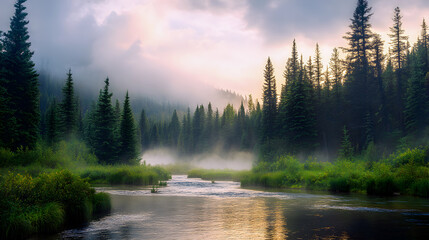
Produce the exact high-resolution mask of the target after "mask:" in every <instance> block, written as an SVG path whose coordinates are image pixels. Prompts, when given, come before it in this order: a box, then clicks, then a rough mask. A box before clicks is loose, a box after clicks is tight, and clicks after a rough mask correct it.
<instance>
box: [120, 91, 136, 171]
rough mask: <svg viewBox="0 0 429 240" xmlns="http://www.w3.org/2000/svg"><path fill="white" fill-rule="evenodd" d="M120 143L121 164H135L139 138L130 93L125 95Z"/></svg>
mask: <svg viewBox="0 0 429 240" xmlns="http://www.w3.org/2000/svg"><path fill="white" fill-rule="evenodd" d="M120 143H121V147H120V150H119V159H120V160H121V162H122V163H134V162H135V161H136V159H137V156H138V152H137V136H136V127H135V123H134V116H133V112H132V110H131V105H130V98H129V96H128V91H127V93H126V95H125V101H124V108H123V110H122V116H121V130H120Z"/></svg>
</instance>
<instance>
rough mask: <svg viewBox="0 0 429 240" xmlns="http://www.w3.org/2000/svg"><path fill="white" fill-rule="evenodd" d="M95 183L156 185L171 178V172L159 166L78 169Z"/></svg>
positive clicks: (80, 173) (78, 171)
mask: <svg viewBox="0 0 429 240" xmlns="http://www.w3.org/2000/svg"><path fill="white" fill-rule="evenodd" d="M76 172H77V173H78V174H79V175H80V176H81V177H83V178H87V179H88V181H89V182H90V183H93V184H112V185H124V184H125V185H154V184H158V183H159V181H161V180H163V181H166V180H168V179H170V178H171V175H170V173H169V172H167V171H166V170H165V169H163V168H161V167H157V166H144V165H141V166H129V165H116V166H90V167H88V168H85V169H79V170H77V171H76Z"/></svg>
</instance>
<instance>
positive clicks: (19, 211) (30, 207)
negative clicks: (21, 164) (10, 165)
mask: <svg viewBox="0 0 429 240" xmlns="http://www.w3.org/2000/svg"><path fill="white" fill-rule="evenodd" d="M107 211H110V197H109V195H107V194H105V193H97V194H96V193H95V191H94V189H92V188H91V187H90V185H89V183H88V182H87V181H85V180H84V179H82V178H80V177H79V176H77V175H75V174H72V173H71V172H70V171H66V170H61V171H56V172H52V173H44V174H41V175H40V176H38V177H35V178H33V177H31V176H29V175H21V174H19V173H18V174H17V173H8V174H6V175H2V176H0V238H7V239H9V238H10V239H20V238H25V237H28V236H30V235H31V234H35V233H54V232H57V231H59V230H61V229H62V228H63V227H64V226H65V225H74V224H81V223H84V222H88V221H89V220H90V219H91V218H92V216H93V214H95V213H101V212H107Z"/></svg>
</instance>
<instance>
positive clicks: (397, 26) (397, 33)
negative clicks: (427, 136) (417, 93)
mask: <svg viewBox="0 0 429 240" xmlns="http://www.w3.org/2000/svg"><path fill="white" fill-rule="evenodd" d="M390 31H391V34H389V37H390V38H391V46H392V57H393V59H394V67H395V73H396V87H397V90H396V91H397V93H396V96H397V99H395V104H396V107H397V108H398V109H399V111H398V113H400V115H398V116H395V117H396V118H398V119H399V120H400V122H401V124H402V121H403V115H402V111H403V109H404V104H403V99H404V95H405V89H406V87H407V86H406V80H405V79H406V77H405V76H404V75H405V74H406V70H405V69H404V67H405V64H404V62H405V61H406V48H407V47H406V46H407V45H406V42H407V40H408V37H407V36H404V30H403V29H402V16H401V11H400V9H399V7H396V8H395V11H394V16H393V27H391V28H390Z"/></svg>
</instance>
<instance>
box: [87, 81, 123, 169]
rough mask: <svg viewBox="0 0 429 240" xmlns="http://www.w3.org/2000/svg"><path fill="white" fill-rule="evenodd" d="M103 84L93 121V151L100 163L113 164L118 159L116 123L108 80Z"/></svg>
mask: <svg viewBox="0 0 429 240" xmlns="http://www.w3.org/2000/svg"><path fill="white" fill-rule="evenodd" d="M104 83H105V86H104V89H103V90H100V95H99V97H98V102H97V107H96V110H95V114H94V119H93V121H94V122H93V125H94V130H93V131H94V141H93V149H94V153H95V155H96V156H97V157H98V159H99V160H100V161H101V162H102V163H107V164H114V163H116V162H117V157H118V154H117V153H118V152H117V150H118V149H117V147H118V138H117V135H116V122H117V121H116V119H115V114H114V111H113V107H112V93H110V92H109V78H106V80H105V81H104Z"/></svg>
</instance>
